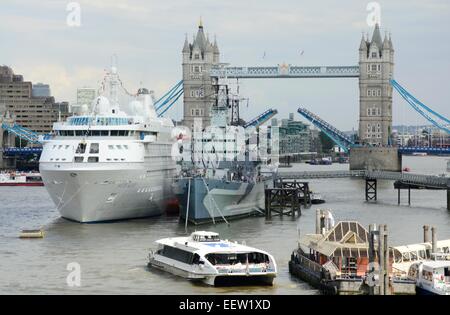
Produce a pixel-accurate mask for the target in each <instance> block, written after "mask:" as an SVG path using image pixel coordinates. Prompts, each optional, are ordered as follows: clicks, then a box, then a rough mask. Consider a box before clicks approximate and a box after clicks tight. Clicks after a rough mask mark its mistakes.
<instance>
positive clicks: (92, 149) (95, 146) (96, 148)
mask: <svg viewBox="0 0 450 315" xmlns="http://www.w3.org/2000/svg"><path fill="white" fill-rule="evenodd" d="M98 152H99V144H98V143H91V147H90V148H89V153H93V154H97V153H98Z"/></svg>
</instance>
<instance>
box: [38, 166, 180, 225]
mask: <svg viewBox="0 0 450 315" xmlns="http://www.w3.org/2000/svg"><path fill="white" fill-rule="evenodd" d="M40 171H41V174H42V178H43V181H44V184H45V187H46V188H47V191H48V193H49V194H50V197H51V198H52V199H53V202H54V203H55V205H56V207H57V209H58V211H59V212H60V213H61V216H62V217H64V218H67V219H70V220H74V221H78V222H98V221H111V220H120V219H130V218H140V217H148V216H155V215H160V214H161V213H162V212H163V211H164V207H165V202H166V201H167V200H168V199H169V198H171V197H173V196H172V194H171V179H172V178H173V175H174V174H173V172H174V170H171V169H168V170H152V171H146V170H145V169H144V168H143V163H126V164H125V163H118V164H116V165H111V164H109V165H99V164H97V165H95V168H92V169H89V168H84V167H83V168H81V167H78V168H77V167H66V168H64V169H57V168H55V167H54V164H52V163H41V164H40ZM75 174H76V175H75Z"/></svg>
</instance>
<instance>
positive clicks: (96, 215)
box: [39, 66, 176, 222]
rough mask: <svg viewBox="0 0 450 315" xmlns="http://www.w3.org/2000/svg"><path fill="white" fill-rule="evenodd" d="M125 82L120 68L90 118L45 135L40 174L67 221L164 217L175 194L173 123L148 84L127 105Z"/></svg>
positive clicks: (111, 75)
mask: <svg viewBox="0 0 450 315" xmlns="http://www.w3.org/2000/svg"><path fill="white" fill-rule="evenodd" d="M120 85H121V81H120V79H119V77H118V73H117V69H116V67H114V66H113V67H111V70H110V71H109V72H108V73H107V75H106V77H105V80H104V83H103V87H104V89H103V90H104V91H103V93H100V94H101V95H100V96H99V97H97V98H96V99H95V100H94V102H93V104H92V110H90V111H88V109H87V106H85V108H83V111H84V113H83V114H82V115H79V116H72V117H69V118H68V120H67V121H64V122H57V123H55V124H54V127H53V131H52V134H51V135H50V136H46V137H45V138H44V139H43V142H44V146H43V152H42V155H41V158H40V162H39V167H40V172H41V174H42V178H43V181H44V184H45V187H46V188H47V190H48V192H49V194H50V196H51V198H52V199H53V201H54V203H55V205H56V207H57V209H58V211H59V212H60V213H61V215H62V216H63V217H64V218H67V219H71V220H75V221H79V222H98V221H109V220H118V219H128V218H138V217H146V216H152V215H158V214H161V213H162V212H163V210H164V206H165V203H166V202H167V201H168V200H169V199H170V198H171V197H172V191H171V184H172V180H173V178H174V177H175V175H176V164H175V162H174V161H173V160H172V158H171V148H172V143H173V141H172V139H171V132H172V129H173V122H172V121H171V120H170V119H168V118H163V117H158V115H157V114H156V112H155V109H154V107H153V102H152V99H151V96H150V93H149V91H148V90H147V89H144V88H141V89H139V91H138V93H137V94H136V95H135V96H134V99H133V100H132V101H131V102H130V103H129V104H128V108H127V110H128V111H127V112H126V111H125V110H124V109H123V108H121V106H120V105H119V100H118V89H119V86H120ZM106 90H109V93H106ZM108 94H109V95H108ZM124 107H125V106H124Z"/></svg>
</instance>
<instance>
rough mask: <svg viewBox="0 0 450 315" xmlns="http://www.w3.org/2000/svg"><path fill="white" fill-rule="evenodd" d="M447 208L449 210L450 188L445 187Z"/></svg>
mask: <svg viewBox="0 0 450 315" xmlns="http://www.w3.org/2000/svg"><path fill="white" fill-rule="evenodd" d="M447 210H448V211H450V188H447Z"/></svg>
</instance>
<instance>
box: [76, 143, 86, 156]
mask: <svg viewBox="0 0 450 315" xmlns="http://www.w3.org/2000/svg"><path fill="white" fill-rule="evenodd" d="M85 152H86V143H80V144H78V147H77V150H76V151H75V153H78V154H83V153H85Z"/></svg>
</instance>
